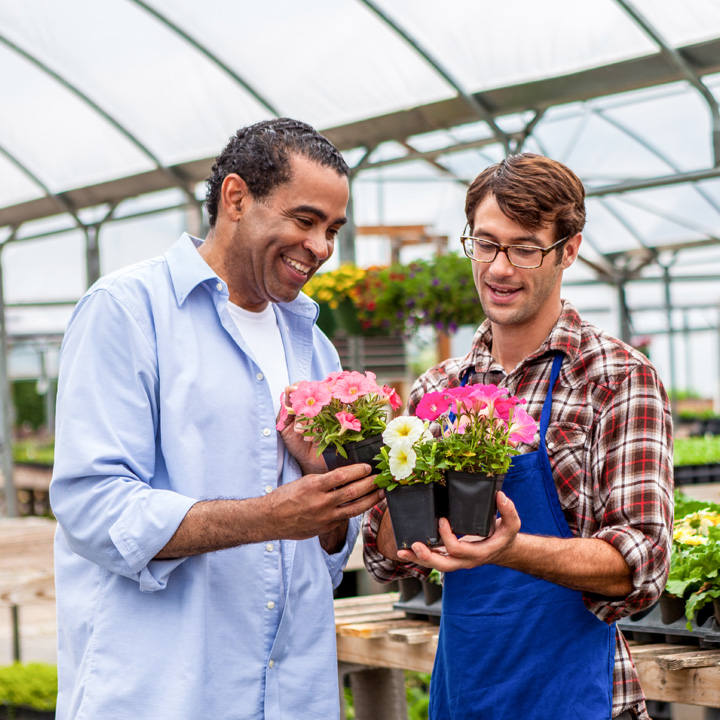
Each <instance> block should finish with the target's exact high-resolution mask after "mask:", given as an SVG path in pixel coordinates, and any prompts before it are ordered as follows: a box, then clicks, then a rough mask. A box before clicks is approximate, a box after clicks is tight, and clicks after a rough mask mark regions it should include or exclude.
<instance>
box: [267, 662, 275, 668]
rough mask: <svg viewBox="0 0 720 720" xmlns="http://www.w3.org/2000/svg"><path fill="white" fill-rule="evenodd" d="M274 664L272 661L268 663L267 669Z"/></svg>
mask: <svg viewBox="0 0 720 720" xmlns="http://www.w3.org/2000/svg"><path fill="white" fill-rule="evenodd" d="M274 664H275V661H274V660H271V661H270V662H269V663H268V667H269V668H271V667H272V666H273V665H274Z"/></svg>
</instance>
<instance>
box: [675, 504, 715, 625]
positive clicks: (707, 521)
mask: <svg viewBox="0 0 720 720" xmlns="http://www.w3.org/2000/svg"><path fill="white" fill-rule="evenodd" d="M665 590H666V592H668V593H670V594H671V595H676V596H677V597H681V598H685V617H686V618H687V628H688V630H692V624H691V623H692V620H693V619H694V618H695V617H696V615H697V612H698V611H699V610H700V609H701V608H703V607H704V606H705V605H706V604H707V603H709V602H712V600H713V599H715V598H718V597H720V505H719V504H717V503H709V502H703V501H699V500H692V499H690V498H688V497H687V496H686V495H683V494H682V493H681V492H679V491H677V490H676V491H675V523H674V531H673V545H672V553H671V556H670V573H669V575H668V580H667V584H666V586H665Z"/></svg>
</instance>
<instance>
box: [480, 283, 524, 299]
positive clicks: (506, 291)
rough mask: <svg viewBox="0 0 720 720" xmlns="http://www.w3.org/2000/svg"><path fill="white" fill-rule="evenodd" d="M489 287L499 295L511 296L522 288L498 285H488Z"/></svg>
mask: <svg viewBox="0 0 720 720" xmlns="http://www.w3.org/2000/svg"><path fill="white" fill-rule="evenodd" d="M488 287H489V288H490V290H491V291H492V292H493V293H494V294H495V295H497V296H498V297H510V296H511V295H514V294H515V293H516V292H519V290H520V288H501V287H497V286H496V285H488Z"/></svg>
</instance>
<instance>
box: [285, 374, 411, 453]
mask: <svg viewBox="0 0 720 720" xmlns="http://www.w3.org/2000/svg"><path fill="white" fill-rule="evenodd" d="M289 399H290V405H289V406H288V405H286V404H285V402H284V401H285V394H284V393H283V395H282V397H281V401H280V402H281V408H280V416H279V418H278V423H277V429H278V430H282V429H283V428H284V427H285V421H286V419H287V418H288V417H289V416H290V415H295V416H296V418H297V420H298V421H300V422H301V423H302V425H303V428H304V432H303V435H304V436H305V437H309V438H312V440H313V441H314V442H315V443H317V446H318V449H317V454H318V456H319V455H320V454H321V453H322V452H323V450H325V449H326V448H327V447H328V446H330V445H333V446H335V448H336V450H337V453H338V454H339V455H342V457H344V458H347V452H346V451H345V449H344V448H343V445H346V444H347V443H351V442H356V441H358V440H364V439H365V438H369V437H373V436H374V435H379V434H380V433H382V431H383V430H385V427H386V422H385V420H386V417H387V413H388V408H390V409H392V410H397V409H398V408H399V407H400V405H401V404H402V403H401V400H400V397H399V396H398V394H397V393H396V392H395V390H394V389H393V388H391V387H390V386H388V385H383V386H382V387H380V386H379V385H378V384H377V382H376V379H375V374H374V373H371V372H367V373H361V372H355V371H352V372H350V371H342V372H333V373H330V375H328V376H327V377H326V378H325V379H324V380H316V381H313V380H304V381H302V382H299V383H297V388H296V389H295V390H293V392H291V393H290V397H289Z"/></svg>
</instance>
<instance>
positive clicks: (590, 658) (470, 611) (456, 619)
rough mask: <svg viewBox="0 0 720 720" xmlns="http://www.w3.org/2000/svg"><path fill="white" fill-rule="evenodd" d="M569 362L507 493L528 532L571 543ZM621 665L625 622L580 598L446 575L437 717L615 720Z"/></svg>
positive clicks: (433, 705) (563, 591) (435, 678)
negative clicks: (555, 467) (564, 385)
mask: <svg viewBox="0 0 720 720" xmlns="http://www.w3.org/2000/svg"><path fill="white" fill-rule="evenodd" d="M562 360H563V356H562V355H561V354H557V355H556V356H555V359H554V362H553V367H552V374H551V378H550V385H549V388H548V392H547V396H546V398H545V403H544V405H543V409H542V415H541V419H540V448H539V450H538V451H537V452H532V453H526V454H524V455H518V456H516V457H515V458H513V463H512V466H511V468H510V471H509V472H508V474H507V476H506V478H505V482H504V483H503V491H504V492H505V493H506V494H507V496H508V497H509V498H511V499H512V501H513V502H514V503H515V506H516V508H517V510H518V514H519V515H520V519H521V521H522V529H521V532H523V533H530V534H533V535H546V536H552V537H568V538H569V537H573V535H572V532H571V531H570V527H569V526H568V524H567V520H566V519H565V516H564V515H563V512H562V508H561V506H560V501H559V500H558V496H557V491H556V489H555V482H554V480H553V476H552V471H551V467H550V461H549V459H548V455H547V449H546V447H545V433H546V432H547V429H548V425H549V423H550V408H551V405H552V392H553V387H554V385H555V382H556V381H557V378H558V375H559V374H560V365H561V364H562ZM467 377H469V375H467V376H466V377H465V378H464V380H463V384H465V382H467ZM614 663H615V625H614V624H613V625H607V624H605V623H604V622H602V621H601V620H599V619H598V618H597V617H596V616H595V615H593V614H592V613H591V612H590V611H589V610H588V609H587V608H586V607H585V605H584V604H583V601H582V594H581V593H580V592H579V591H577V590H571V589H569V588H565V587H562V586H560V585H556V584H555V583H552V582H548V581H547V580H539V579H537V578H534V577H532V576H531V575H527V574H525V573H522V572H519V571H517V570H511V569H508V568H503V567H498V566H496V565H484V566H482V567H478V568H473V569H471V570H456V571H455V572H451V573H447V574H446V575H445V585H444V589H443V601H442V616H441V621H440V638H439V642H438V649H437V655H436V657H435V667H434V669H433V673H432V681H431V685H430V719H431V720H446V719H449V718H452V720H476V719H477V720H519V719H520V718H521V719H522V720H560V719H562V720H610V717H611V713H612V689H613V684H612V680H613V667H614Z"/></svg>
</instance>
